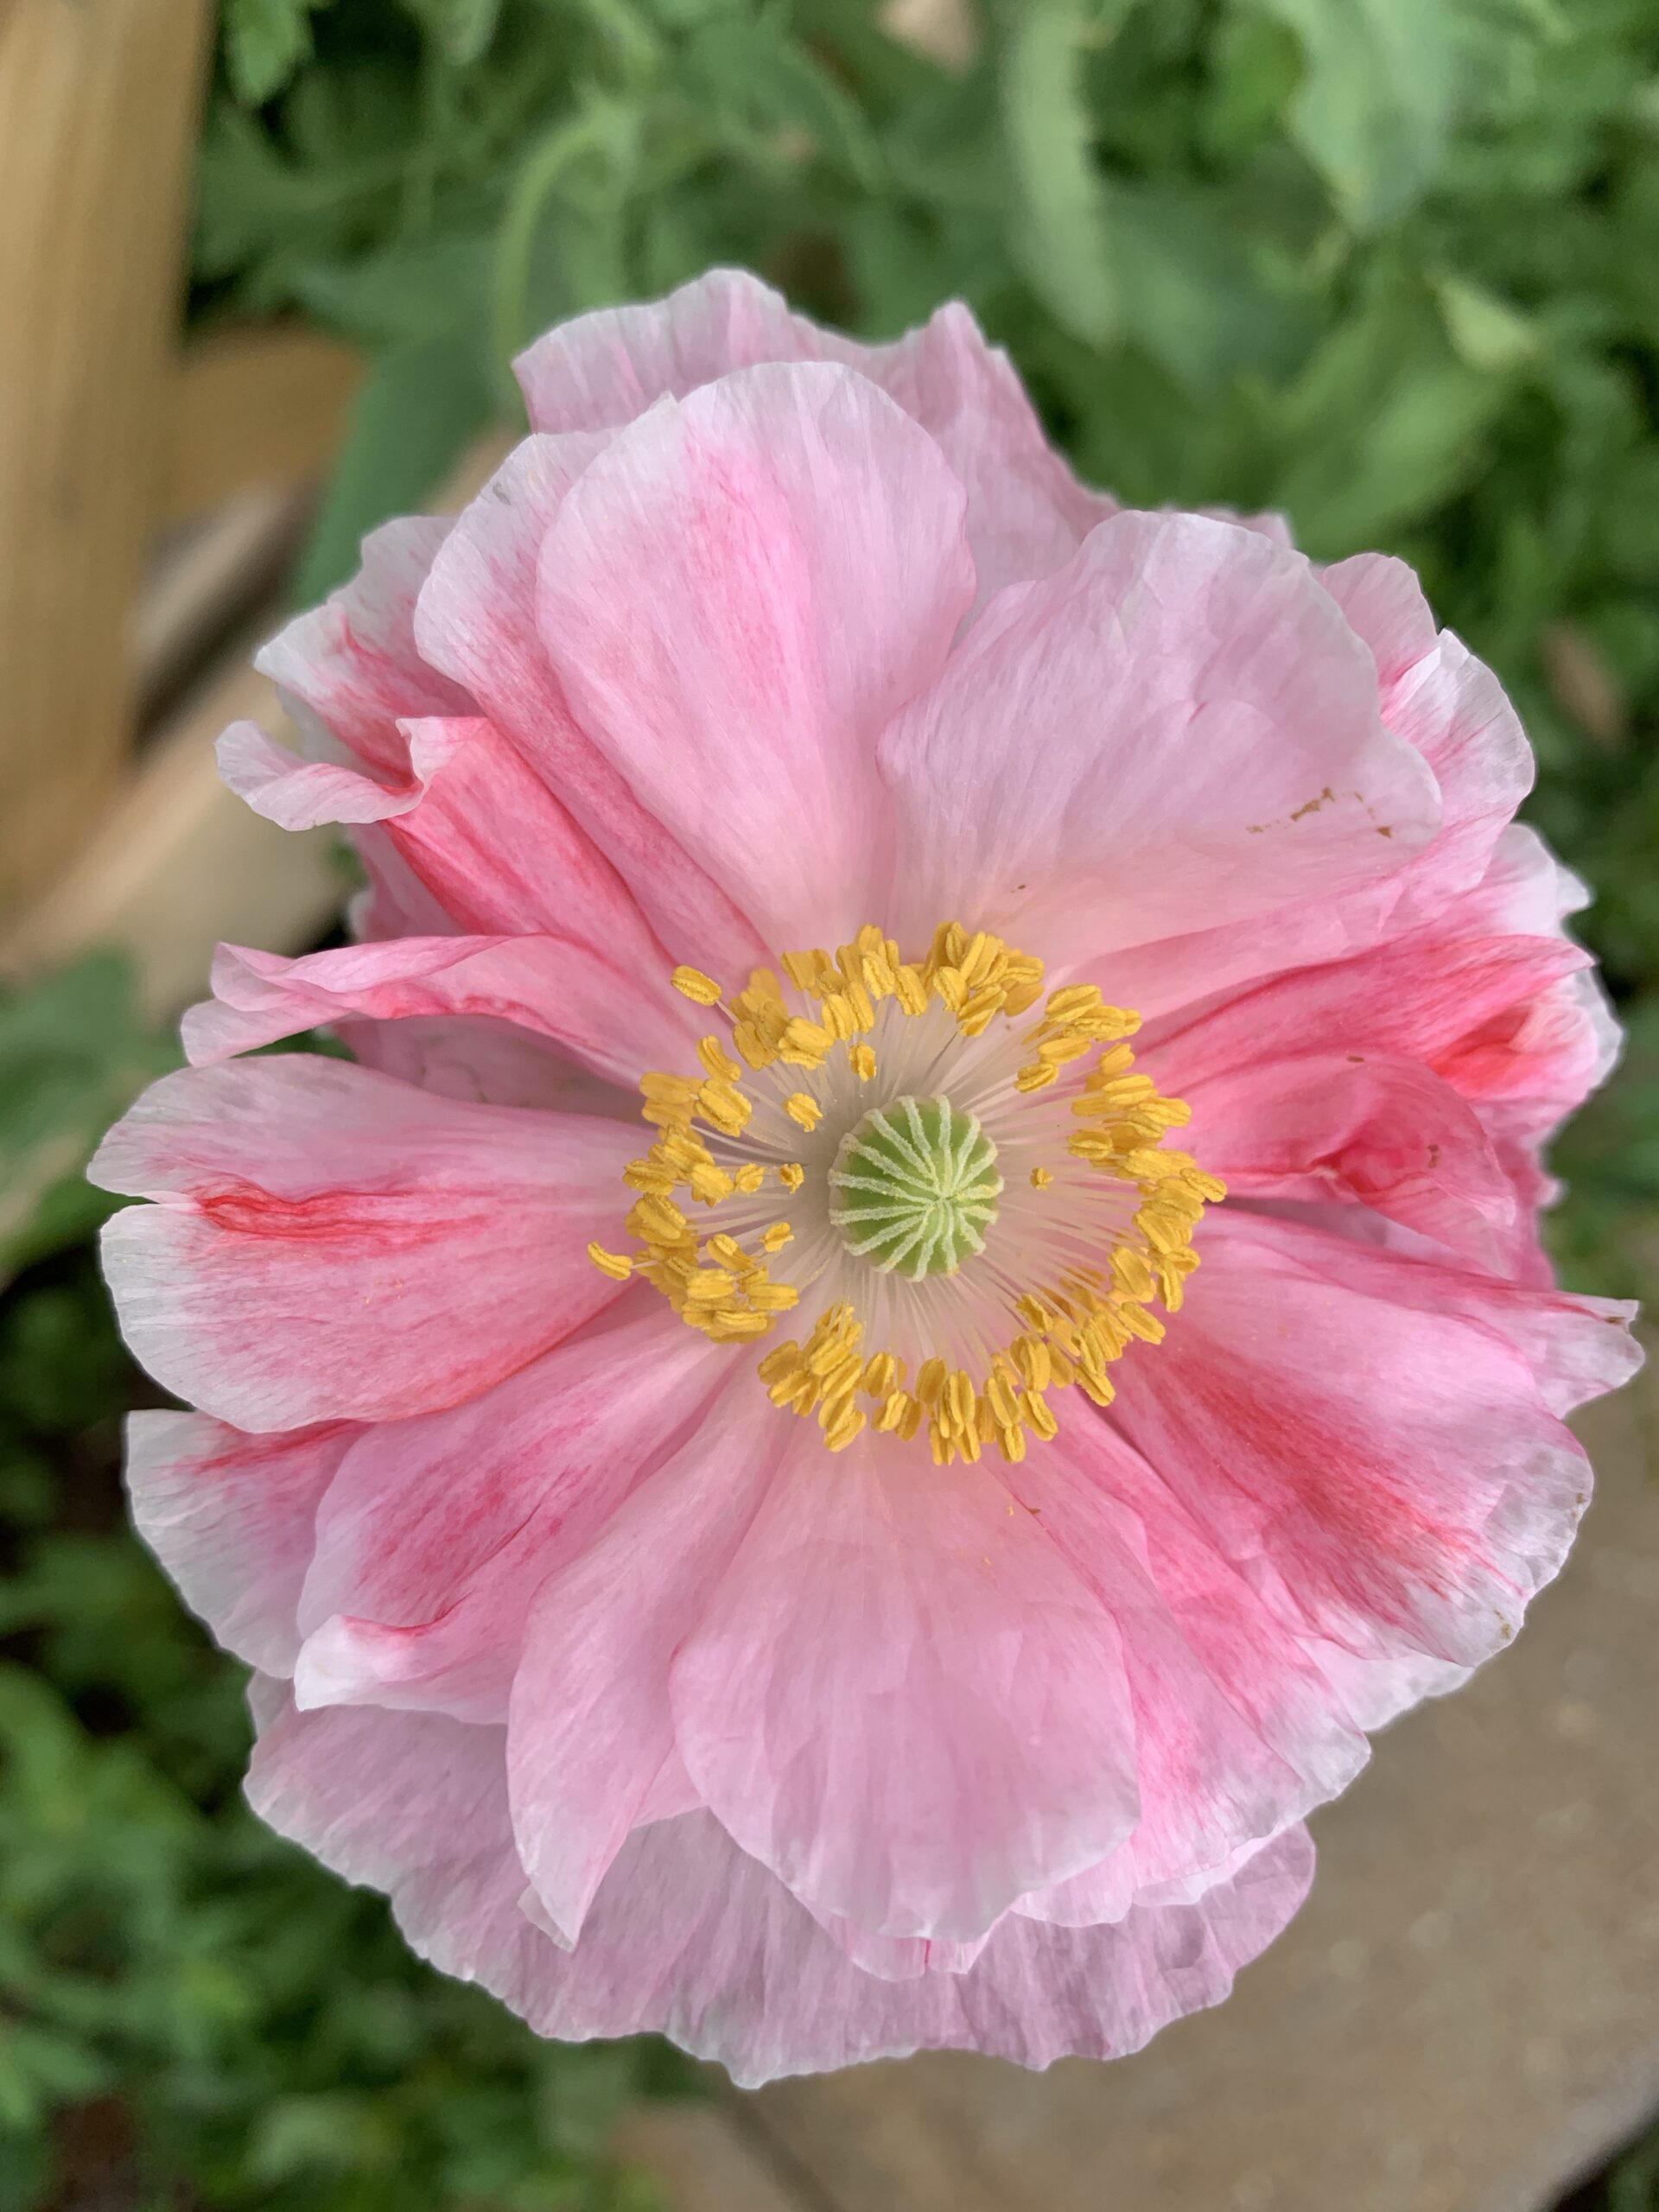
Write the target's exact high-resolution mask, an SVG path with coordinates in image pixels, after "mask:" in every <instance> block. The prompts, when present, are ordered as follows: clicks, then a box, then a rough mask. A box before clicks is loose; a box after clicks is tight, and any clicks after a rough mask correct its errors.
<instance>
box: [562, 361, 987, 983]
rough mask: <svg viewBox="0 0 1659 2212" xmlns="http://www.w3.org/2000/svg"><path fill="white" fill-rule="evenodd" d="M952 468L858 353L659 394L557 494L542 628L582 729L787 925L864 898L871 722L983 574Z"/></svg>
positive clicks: (820, 926)
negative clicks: (856, 366) (850, 359)
mask: <svg viewBox="0 0 1659 2212" xmlns="http://www.w3.org/2000/svg"><path fill="white" fill-rule="evenodd" d="M973 589H974V577H973V565H972V563H971V561H970V560H969V556H968V551H967V546H966V542H965V539H964V537H963V495H962V489H961V486H960V485H959V484H958V483H957V480H956V479H955V477H954V476H953V475H952V474H950V469H949V468H948V467H946V466H945V464H944V461H943V459H942V458H941V456H940V454H939V451H938V448H937V447H936V446H935V445H934V444H933V443H932V442H931V440H930V439H929V438H928V437H927V436H926V435H925V434H924V433H923V432H922V431H920V430H918V429H917V428H916V426H915V425H914V424H913V423H911V422H910V421H909V420H908V419H907V417H906V416H904V415H903V414H902V413H901V412H900V411H899V409H898V408H897V407H895V406H894V405H893V403H892V402H891V401H890V400H888V399H887V398H885V397H883V395H882V394H881V393H880V392H879V391H877V390H876V389H875V387H874V385H870V384H868V383H866V382H865V381H864V380H863V379H862V378H860V377H857V376H855V375H853V374H851V373H850V372H848V371H846V370H844V369H838V368H831V367H827V366H823V365H817V364H812V365H807V366H804V367H800V368H782V367H772V368H760V369H749V370H746V371H743V372H741V373H739V374H738V375H735V376H732V377H728V378H725V379H723V380H722V381H721V383H720V384H718V385H708V386H705V387H704V388H703V389H702V391H696V392H694V393H693V394H692V395H691V396H690V398H688V399H686V400H684V401H682V402H679V403H676V402H674V401H672V400H664V401H661V402H659V403H658V405H657V407H655V408H654V409H653V410H652V411H651V413H650V414H648V415H646V416H642V417H641V418H640V419H639V422H637V423H634V424H632V426H631V427H630V428H629V429H626V430H625V431H623V432H621V433H620V435H618V437H617V438H616V439H615V441H614V442H613V444H612V445H611V446H610V448H608V449H607V452H606V453H605V454H603V455H602V456H601V458H600V459H599V460H598V461H594V464H593V465H592V467H590V468H589V469H588V471H587V473H586V474H585V475H583V476H582V479H581V480H580V481H579V482H578V483H577V484H576V485H575V486H574V487H573V488H572V490H571V491H570V492H569V493H568V494H567V495H566V498H565V499H564V502H563V505H562V506H561V507H560V509H559V512H558V514H557V517H556V519H555V521H554V524H553V527H552V529H551V531H550V532H549V534H548V537H547V540H546V543H545V544H544V545H543V550H542V569H541V582H540V591H539V596H538V601H537V607H538V613H539V616H540V622H541V628H542V633H543V638H544V639H545V641H546V643H547V646H548V650H549V652H550V655H551V657H552V659H553V662H554V665H555V667H556V670H557V671H558V674H559V676H560V678H561V681H562V683H563V690H564V692H565V695H566V696H567V697H568V698H569V700H570V702H571V704H572V705H573V707H574V708H575V711H576V714H577V715H578V717H579V719H580V720H581V721H582V726H583V728H585V729H587V730H588V733H589V734H591V735H592V737H593V738H594V741H596V742H597V743H598V744H599V745H600V746H601V748H602V749H603V750H604V751H605V752H606V753H607V754H608V755H609V757H610V759H611V760H613V762H614V763H615V765H616V766H617V767H618V768H619V769H620V772H622V774H623V775H624V776H625V777H626V779H627V781H628V782H629V784H630V785H632V788H633V790H634V791H636V792H638V793H639V795H640V797H641V798H642V799H648V800H649V803H650V804H651V805H652V809H653V810H654V811H655V812H656V813H657V814H658V817H659V818H660V819H661V820H662V821H664V823H666V824H667V826H668V827H669V828H670V829H671V830H672V831H673V833H674V834H675V836H677V839H678V841H679V842H680V843H681V844H682V845H683V846H684V847H685V849H687V850H688V851H689V852H690V854H691V855H693V857H694V858H695V859H696V860H697V861H700V862H701V863H702V864H703V865H704V866H706V867H708V868H709V869H710V870H711V871H712V872H714V873H715V874H718V875H719V877H720V879H721V880H722V881H723V882H725V883H727V884H728V886H729V887H730V888H731V890H732V892H733V894H734V896H735V897H737V898H739V899H741V904H742V906H743V908H744V911H745V912H746V913H747V914H748V916H749V917H750V918H751V920H752V921H753V923H754V925H755V927H756V928H757V929H758V930H759V931H760V933H761V935H762V936H763V937H765V938H767V939H768V940H769V941H770V942H772V943H773V944H784V945H789V944H819V943H829V944H834V943H835V942H836V940H837V938H843V937H847V936H849V935H850V934H851V933H852V931H854V930H855V929H856V928H857V927H858V926H859V925H860V924H861V922H863V921H864V920H866V919H867V918H868V914H869V912H870V898H871V890H872V868H873V862H874V861H877V860H879V856H880V845H881V838H882V825H883V808H882V794H881V789H880V783H879V780H878V779H877V776H876V772H875V758H874V753H875V741H876V739H877V737H878V736H879V735H880V731H881V729H882V727H883V726H884V724H885V723H886V722H887V721H888V720H889V718H890V717H891V716H892V715H893V713H894V712H895V710H896V709H898V708H899V706H901V705H902V704H903V702H905V700H906V699H907V698H908V697H910V696H911V695H912V693H914V692H916V691H918V690H921V689H923V688H924V687H925V685H926V684H928V683H930V682H931V680H932V678H933V677H935V676H936V675H937V674H938V671H939V669H940V668H941V666H942V665H943V664H944V658H945V654H946V652H948V650H949V647H950V639H951V635H952V633H953V632H954V631H955V629H956V627H957V623H958V621H959V620H961V617H962V615H963V613H964V612H965V610H966V608H967V607H968V606H969V603H970V601H971V600H972V597H973Z"/></svg>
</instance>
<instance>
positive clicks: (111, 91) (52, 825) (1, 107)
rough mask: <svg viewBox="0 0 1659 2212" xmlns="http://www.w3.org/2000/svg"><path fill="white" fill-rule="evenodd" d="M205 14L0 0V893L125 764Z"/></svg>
mask: <svg viewBox="0 0 1659 2212" xmlns="http://www.w3.org/2000/svg"><path fill="white" fill-rule="evenodd" d="M211 13H212V11H211V10H210V8H209V6H208V4H207V0H10V4H9V5H8V6H6V7H4V8H0V209H3V211H4V217H3V220H0V300H3V301H4V302H5V308H4V312H3V314H0V696H3V699H4V711H3V714H0V775H3V778H4V783H5V790H6V805H5V808H4V810H3V811H0V911H6V910H10V909H11V908H12V907H14V906H16V904H17V902H18V901H19V900H20V899H22V897H23V896H24V895H25V894H26V893H28V892H29V891H30V890H32V889H34V888H35V887H37V886H39V885H41V884H42V883H45V882H48V881H49V880H51V878H52V876H53V874H54V872H55V870H56V869H57V868H59V867H60V865H61V864H62V862H63V860H64V858H65V856H66V855H67V853H68V852H69V851H70V850H71V849H73V846H74V845H75V843H76V842H78V841H79V838H80V837H81V836H84V835H85V834H86V827H87V825H88V823H89V822H90V821H91V820H92V819H93V818H95V817H96V815H97V814H98V812H99V810H101V809H102V808H103V806H104V805H105V804H106V802H107V801H108V799H109V798H110V796H111V793H112V792H113V791H114V790H115V789H116V787H117V786H118V783H119V781H120V779H121V776H122V774H123V772H124V767H125V765H126V753H127V749H128V746H129V744H130V738H131V734H132V715H131V712H130V701H131V686H130V663H129V658H128V654H127V649H126V640H127V630H128V621H129V616H130V610H131V607H132V603H133V601H134V600H135V598H136V596H137V583H138V577H139V574H140V569H141V566H142V563H143V555H144V549H145V545H146V543H147V541H148V538H149V531H150V524H151V518H152V516H153V514H154V512H155V509H156V484H157V480H158V474H159V470H160V465H161V454H162V442H163V439H164V436H165V433H166V429H167V427H168V385H169V378H170V375H171V369H172V361H173V353H174V348H175V333H176V329H177V324H178V314H179V288H180V283H181V264H182V258H183V250H184V233H185V201H186V192H187V187H188V175H189V169H190V162H191V156H192V153H193V151H194V143H195V122H196V114H197V106H198V99H199V86H200V77H201V71H202V66H203V61H204V58H205V54H206V50H207V30H208V26H209V22H210V19H211Z"/></svg>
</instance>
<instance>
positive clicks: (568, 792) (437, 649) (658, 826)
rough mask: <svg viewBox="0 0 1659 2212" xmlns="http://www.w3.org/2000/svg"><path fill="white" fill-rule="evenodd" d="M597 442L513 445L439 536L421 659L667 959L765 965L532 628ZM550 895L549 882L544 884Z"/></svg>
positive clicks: (732, 966) (736, 969)
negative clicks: (546, 796) (561, 816)
mask: <svg viewBox="0 0 1659 2212" xmlns="http://www.w3.org/2000/svg"><path fill="white" fill-rule="evenodd" d="M608 442H609V441H608V439H607V438H603V437H592V436H587V435H571V436H568V437H531V438H527V439H525V441H524V443H523V444H522V445H520V446H518V447H516V448H514V450H513V451H512V453H511V454H509V455H508V457H507V459H506V460H505V461H504V462H503V463H502V465H501V467H500V468H499V469H498V470H497V472H496V474H495V475H494V476H493V478H492V479H491V480H490V481H489V483H487V484H486V486H485V487H484V489H483V490H482V491H481V492H480V493H479V495H478V497H477V498H476V499H474V501H473V502H472V504H471V505H470V506H468V507H467V510H466V512H464V513H463V514H462V515H461V518H460V519H459V521H458V522H457V523H456V524H455V526H454V530H453V531H451V532H450V534H449V537H448V541H447V542H446V543H445V545H444V548H443V550H442V553H441V554H440V555H439V556H438V557H437V559H436V560H435V562H434V563H433V567H432V573H431V576H430V578H429V581H428V582H427V585H426V588H425V589H424V590H423V593H422V595H421V602H420V606H419V607H418V609H417V610H416V617H415V628H416V635H417V636H418V638H419V639H420V646H421V651H422V652H423V653H424V654H425V656H426V657H427V658H428V659H429V661H430V662H431V664H432V665H433V666H434V667H435V668H441V669H443V670H446V671H448V673H449V675H450V676H451V677H454V678H455V680H456V681H457V682H458V683H464V684H465V685H466V686H467V690H468V691H469V692H470V694H471V695H472V696H474V697H475V698H476V699H477V700H478V701H479V702H480V705H482V706H483V707H484V708H485V709H486V711H487V713H488V714H489V715H490V716H491V718H492V721H493V724H494V726H495V727H496V728H498V729H499V730H501V731H503V732H504V733H505V735H506V737H507V738H508V739H509V740H510V741H511V742H512V745H513V746H514V747H516V748H517V749H518V753H520V755H521V756H522V758H523V760H524V761H525V762H526V763H528V765H529V768H530V770H531V772H532V773H533V774H534V776H535V777H536V779H537V780H538V781H539V782H540V783H541V784H542V785H543V787H544V788H545V789H546V790H547V791H550V792H556V793H557V795H558V796H557V804H558V805H559V808H560V810H561V811H563V810H564V809H565V808H568V809H569V811H570V813H571V814H572V815H573V816H574V817H575V820H576V821H578V822H579V823H582V827H583V829H585V830H586V832H587V834H588V836H589V837H590V838H591V839H592V841H593V843H594V847H595V848H596V849H598V851H600V852H601V853H603V854H605V855H607V857H608V859H609V861H610V862H611V863H612V864H613V866H614V867H615V868H616V869H617V870H618V871H619V872H620V874H621V876H622V877H623V878H624V879H625V880H626V882H627V884H628V887H629V888H630V890H631V892H632V894H633V897H634V898H635V899H636V900H637V901H638V902H639V906H640V908H641V909H642V911H643V912H644V913H645V915H646V916H647V917H648V918H649V919H650V921H651V923H652V925H653V927H654V928H655V930H656V931H657V933H658V936H659V938H661V939H662V941H663V942H664V944H668V945H671V947H672V948H673V952H674V957H675V958H676V959H690V960H695V961H699V962H701V963H703V964H705V965H707V966H710V967H713V968H715V969H716V971H717V972H720V973H726V972H732V973H740V972H741V971H742V970H744V969H747V968H748V967H750V966H751V965H753V963H756V962H757V961H759V960H760V959H761V958H763V957H764V952H763V948H762V947H761V944H760V940H759V938H757V937H756V936H755V934H754V932H753V928H752V927H751V925H749V924H748V923H747V921H746V920H745V919H744V918H743V917H742V916H741V914H740V913H739V912H738V910H737V908H736V906H734V903H733V901H732V899H730V897H729V896H728V893H726V892H725V891H724V890H722V889H721V887H720V886H719V884H718V883H717V882H716V880H715V877H714V876H713V875H711V874H709V872H708V871H707V869H706V868H704V867H702V865H700V863H699V861H697V860H696V859H695V858H693V856H692V855H690V854H689V853H687V852H686V851H685V850H684V849H683V848H682V847H681V846H680V845H679V844H678V843H677V841H676V839H675V837H674V836H673V835H672V833H671V830H670V829H667V828H665V827H664V823H663V822H662V821H661V820H659V819H658V811H657V809H656V804H655V798H654V795H653V793H652V791H649V790H647V791H635V790H633V789H632V788H631V787H630V785H629V784H628V782H627V781H626V778H625V777H624V776H623V775H622V774H621V773H620V772H619V770H618V769H617V767H616V766H614V765H613V762H612V761H611V760H609V759H608V758H607V755H606V754H605V753H604V752H602V751H601V748H600V747H598V746H596V745H595V744H594V741H593V739H592V738H591V737H590V736H589V735H588V733H587V732H586V731H585V730H584V729H583V728H582V727H581V725H580V724H579V723H578V722H577V721H576V720H575V716H574V715H573V714H572V713H571V709H570V706H569V702H568V701H567V699H566V697H565V695H564V691H563V687H562V685H561V684H560V682H559V679H558V677H557V676H556V673H555V671H554V669H553V666H552V664H551V663H550V660H549V658H548V654H547V651H546V648H545V646H544V645H543V641H542V639H541V636H540V634H539V632H538V631H537V618H536V578H537V566H538V563H539V562H540V558H541V551H542V547H543V543H544V542H545V540H546V537H547V533H548V531H549V530H550V527H551V525H552V523H553V519H554V517H555V516H556V514H557V512H558V511H559V508H560V506H561V505H563V500H564V499H565V497H566V495H567V494H568V493H569V490H570V487H571V486H572V485H573V484H575V482H576V481H577V480H578V479H579V478H580V477H581V475H582V472H583V471H584V470H585V469H586V468H587V467H588V465H589V463H590V462H591V461H593V460H594V457H595V456H596V455H597V454H599V453H601V451H602V450H603V449H604V448H605V446H606V445H607V443H608ZM547 880H548V889H549V895H553V893H554V890H555V883H554V880H553V879H552V878H549V879H547Z"/></svg>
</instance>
